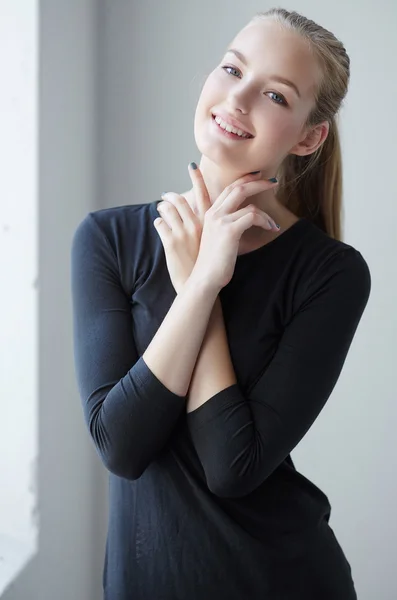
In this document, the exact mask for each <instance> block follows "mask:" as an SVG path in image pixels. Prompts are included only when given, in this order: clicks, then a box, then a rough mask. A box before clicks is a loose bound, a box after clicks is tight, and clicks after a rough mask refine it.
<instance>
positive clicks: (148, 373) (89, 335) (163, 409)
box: [71, 214, 218, 479]
mask: <svg viewBox="0 0 397 600" xmlns="http://www.w3.org/2000/svg"><path fill="white" fill-rule="evenodd" d="M71 289H72V307H73V343H74V359H75V370H76V378H77V383H78V387H79V392H80V396H81V400H82V404H83V411H84V417H85V420H86V423H87V426H88V428H89V431H90V434H91V437H92V439H93V441H94V444H95V446H96V449H97V451H98V453H99V455H100V457H101V459H102V462H103V463H104V465H105V466H106V467H107V469H108V470H109V471H111V472H113V473H115V474H116V475H119V476H121V477H124V478H127V479H137V478H138V477H140V476H141V474H142V473H143V472H144V470H145V469H146V467H147V466H148V464H149V463H150V462H151V461H152V460H153V458H154V457H155V455H156V454H157V453H158V452H159V451H160V450H161V449H162V448H163V446H164V444H165V443H166V442H167V441H168V439H169V437H170V434H171V433H172V430H173V428H174V426H175V424H176V422H177V420H178V418H179V417H180V415H181V413H182V411H183V410H184V409H185V403H186V393H187V389H188V385H189V383H190V379H191V375H192V371H193V368H194V364H195V362H196V360H197V355H198V352H199V349H200V346H201V344H202V341H203V337H204V334H205V330H206V328H207V325H208V321H209V318H210V314H211V311H212V308H213V304H214V302H215V299H216V296H217V293H218V292H217V291H211V290H210V288H208V287H207V286H206V285H205V284H204V283H202V282H200V281H197V280H196V279H193V278H191V279H190V280H189V281H188V282H187V284H186V286H185V287H184V289H183V290H182V291H181V293H180V294H178V295H177V297H176V298H175V300H174V302H173V304H172V306H171V308H170V310H169V312H168V313H167V315H166V317H165V319H164V321H163V323H162V325H161V326H160V327H159V329H158V331H157V333H156V335H155V336H154V337H153V339H152V341H151V343H150V345H149V346H148V348H147V349H146V352H145V353H144V354H143V356H141V357H139V356H138V352H137V349H136V346H135V343H134V339H133V335H132V320H131V306H130V301H129V298H128V296H127V294H126V293H125V291H124V289H123V287H122V284H121V281H120V276H119V269H118V263H117V257H116V256H115V254H114V253H113V250H112V248H111V247H110V244H109V242H108V240H107V238H106V236H105V235H104V234H103V232H102V230H101V229H100V228H99V226H98V224H97V223H96V221H95V219H94V217H93V216H92V215H91V214H89V215H88V216H87V217H86V218H85V219H84V220H83V221H82V223H81V224H80V226H79V227H78V228H77V230H76V232H75V234H74V238H73V242H72V251H71Z"/></svg>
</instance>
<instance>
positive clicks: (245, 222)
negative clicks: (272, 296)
mask: <svg viewBox="0 0 397 600" xmlns="http://www.w3.org/2000/svg"><path fill="white" fill-rule="evenodd" d="M255 177H258V175H251V174H250V175H249V176H244V178H243V182H242V180H241V179H238V180H237V181H235V182H233V183H232V184H230V185H229V186H227V187H226V188H225V189H224V190H223V192H222V193H221V194H220V196H219V197H218V198H217V199H216V201H215V202H214V203H213V204H212V206H211V207H210V208H209V209H208V210H207V211H206V213H205V215H204V222H203V229H202V234H201V241H200V249H199V253H198V256H197V260H196V263H195V266H194V268H193V271H192V273H191V276H192V277H193V278H194V277H197V278H198V279H199V280H201V281H205V282H206V283H207V284H209V285H210V286H211V287H214V288H215V289H218V290H221V289H222V288H223V287H224V286H225V285H227V284H228V283H229V282H230V280H231V279H232V277H233V273H234V268H235V264H236V258H237V253H238V247H239V241H240V238H241V236H242V235H243V233H244V231H246V230H247V229H249V228H250V227H252V226H253V225H256V226H258V227H262V228H263V229H266V230H273V231H279V228H278V227H277V225H276V224H275V223H274V221H273V219H272V218H271V217H270V216H269V215H268V214H267V213H266V212H264V211H263V210H261V209H260V208H258V207H257V206H255V205H253V204H249V205H248V206H246V207H244V208H241V209H239V210H237V209H238V207H239V206H241V204H242V203H243V202H244V200H245V199H246V198H248V197H249V196H254V195H255V194H259V193H261V192H264V191H265V190H269V189H271V188H274V187H276V186H277V183H272V182H270V181H269V180H267V179H255ZM247 179H248V180H247Z"/></svg>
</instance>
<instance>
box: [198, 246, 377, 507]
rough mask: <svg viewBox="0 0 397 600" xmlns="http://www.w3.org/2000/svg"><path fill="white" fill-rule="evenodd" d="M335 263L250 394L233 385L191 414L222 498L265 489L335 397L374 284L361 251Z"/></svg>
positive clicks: (211, 482)
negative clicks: (268, 478)
mask: <svg viewBox="0 0 397 600" xmlns="http://www.w3.org/2000/svg"><path fill="white" fill-rule="evenodd" d="M332 262H333V268H332V270H327V269H326V268H323V269H322V270H321V272H320V273H317V274H316V276H315V277H314V278H313V279H312V281H311V283H310V285H309V286H308V289H307V291H306V294H305V300H304V302H303V303H302V305H301V307H300V310H299V311H298V313H297V314H296V315H295V316H294V318H293V319H292V320H291V322H290V323H289V324H288V326H287V327H286V329H285V331H284V333H283V336H282V338H281V340H280V342H279V345H278V348H277V351H276V354H275V356H274V357H273V359H272V361H271V363H270V364H269V365H268V366H267V368H266V369H265V370H264V371H263V372H262V373H261V374H260V375H259V377H258V378H257V380H256V381H255V382H254V384H253V385H252V386H251V388H250V390H248V391H247V393H246V395H243V393H242V391H241V390H240V388H239V386H238V384H232V385H231V386H230V387H228V388H226V389H224V390H222V391H219V392H218V393H215V395H213V396H212V397H209V398H207V401H206V402H204V403H202V401H203V398H202V397H201V398H200V399H199V401H198V403H199V404H200V403H201V406H199V407H198V408H196V409H195V410H193V411H192V412H190V413H189V414H188V415H187V419H188V425H189V429H190V433H191V437H192V440H193V444H194V446H195V448H196V451H197V453H198V456H199V458H200V461H201V463H202V465H203V468H204V471H205V474H206V478H207V484H208V487H209V488H210V489H211V491H212V492H213V493H214V494H217V495H219V496H225V497H240V496H244V495H246V494H249V493H250V492H252V491H253V490H254V489H255V488H257V487H258V486H259V485H260V484H261V483H263V482H264V481H265V480H266V478H267V477H269V475H271V473H272V472H273V471H274V470H275V469H276V467H277V466H278V465H279V464H280V463H281V462H282V461H283V460H284V459H285V458H286V457H287V456H288V454H290V452H291V451H292V450H293V448H294V447H295V446H296V445H297V444H298V443H299V441H300V440H301V439H302V438H303V436H304V435H305V433H306V432H307V431H308V429H309V428H310V427H311V425H312V424H313V423H314V421H315V419H316V418H317V416H318V415H319V413H320V412H321V410H322V408H323V406H324V404H325V403H326V401H327V399H328V398H329V396H330V394H331V392H332V390H333V388H334V386H335V384H336V382H337V380H338V378H339V375H340V372H341V370H342V367H343V364H344V362H345V359H346V356H347V352H348V350H349V347H350V345H351V342H352V340H353V337H354V334H355V331H356V329H357V326H358V323H359V321H360V319H361V316H362V313H363V311H364V308H365V306H366V304H367V301H368V297H369V293H370V285H371V283H370V281H371V280H370V273H369V269H368V266H367V264H366V262H365V261H364V259H363V258H362V257H361V255H360V253H359V252H357V251H355V250H354V249H348V250H347V251H345V252H341V253H339V255H338V256H336V257H335V258H334V259H333V261H332ZM219 335H220V334H219ZM210 358H211V357H210V356H207V357H206V359H205V360H206V361H207V364H209V362H210ZM224 360H225V359H224V358H222V362H223V361H224ZM213 368H214V369H215V365H214V367H213Z"/></svg>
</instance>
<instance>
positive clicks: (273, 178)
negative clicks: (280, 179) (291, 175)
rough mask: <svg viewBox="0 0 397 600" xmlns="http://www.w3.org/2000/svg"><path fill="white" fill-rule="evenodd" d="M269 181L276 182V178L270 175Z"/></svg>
mask: <svg viewBox="0 0 397 600" xmlns="http://www.w3.org/2000/svg"><path fill="white" fill-rule="evenodd" d="M269 181H270V183H277V178H276V177H272V178H271V179H269Z"/></svg>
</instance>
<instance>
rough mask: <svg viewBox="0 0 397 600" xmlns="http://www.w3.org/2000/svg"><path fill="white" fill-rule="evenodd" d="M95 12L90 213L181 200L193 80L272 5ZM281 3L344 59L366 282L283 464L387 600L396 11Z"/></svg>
mask: <svg viewBox="0 0 397 600" xmlns="http://www.w3.org/2000/svg"><path fill="white" fill-rule="evenodd" d="M102 4H103V10H102V13H101V28H102V29H101V31H102V36H103V37H102V44H101V47H100V60H101V71H100V73H101V77H100V87H99V89H100V98H101V110H100V117H101V118H100V121H101V125H102V126H101V130H100V135H101V138H100V140H101V144H100V148H101V155H100V162H99V164H100V182H101V185H100V189H99V193H100V196H99V200H100V205H101V206H102V207H107V206H117V205H121V204H130V203H131V204H133V203H139V202H151V201H153V200H155V199H156V198H159V195H160V193H161V192H163V191H170V190H173V191H183V190H186V189H188V188H189V187H190V178H189V176H188V173H187V165H188V163H189V162H190V161H191V160H196V162H197V161H199V159H200V154H199V152H198V150H197V148H196V145H195V142H194V136H193V117H194V110H195V105H196V102H197V99H198V94H199V91H200V85H201V83H202V81H203V77H205V74H206V72H207V71H208V70H209V69H212V68H214V67H215V65H216V63H217V60H218V58H219V57H220V55H221V54H222V52H223V51H224V48H225V46H226V45H227V44H228V43H229V41H231V39H232V37H233V36H234V35H235V33H237V31H238V30H239V29H240V28H241V27H242V26H243V25H245V24H246V22H247V21H248V20H249V19H250V17H251V16H252V15H253V14H254V13H255V12H257V11H262V10H266V9H267V8H270V7H271V6H273V4H272V3H269V2H264V1H262V2H257V1H246V2H235V3H233V6H232V9H231V4H230V2H228V1H227V0H217V2H215V3H214V2H211V1H208V2H206V1H205V0H201V1H200V2H196V3H195V2H189V3H186V2H182V0H173V1H172V2H167V3H162V2H139V3H138V2H132V1H129V2H126V1H122V0H112V2H106V3H104V2H103V3H102ZM274 6H278V4H275V5H274ZM281 6H283V7H285V8H287V9H289V10H296V11H298V12H300V13H302V14H303V15H305V16H307V17H309V18H311V19H313V20H314V21H317V22H319V23H320V24H322V25H323V26H324V27H326V28H328V29H330V30H331V31H333V32H334V33H335V34H336V35H337V37H339V38H340V39H341V40H342V41H343V42H344V45H345V47H346V49H347V51H348V54H349V55H350V58H351V70H352V75H351V86H350V91H349V94H348V98H347V100H346V103H345V108H344V110H343V112H342V131H341V134H342V144H343V158H344V185H345V210H344V212H345V241H346V242H347V243H350V244H352V245H353V246H355V247H356V248H357V249H359V250H360V251H361V252H362V254H363V255H364V257H365V258H366V259H367V261H368V263H369V266H370V269H371V273H372V294H371V299H370V302H369V304H368V306H367V309H366V311H365V314H364V316H363V319H362V321H361V324H360V327H359V330H358V332H357V335H356V337H355V340H354V341H353V344H352V347H351V350H350V353H349V355H348V358H347V360H346V363H345V367H344V370H343V372H342V375H341V377H340V379H339V382H338V384H337V386H336V388H335V390H334V392H333V394H332V396H331V398H330V399H329V401H328V403H327V405H326V407H325V408H324V410H323V412H322V413H321V415H320V416H319V418H318V419H317V421H316V423H315V425H314V426H313V428H312V429H311V430H310V431H309V432H308V434H307V435H306V437H305V438H304V440H303V441H302V442H301V443H300V444H299V446H298V447H297V448H296V449H295V450H294V452H293V458H294V460H295V462H296V464H297V468H298V469H299V470H300V471H302V472H303V474H305V475H306V476H307V477H309V478H311V479H312V480H313V481H314V482H315V483H316V484H317V485H319V486H320V487H321V488H322V489H324V491H325V492H326V493H327V495H328V496H329V498H330V501H331V505H332V515H331V526H332V527H333V529H334V531H335V533H336V535H337V537H338V539H339V540H340V543H341V545H342V546H343V548H344V550H345V552H346V554H347V556H348V559H349V562H350V563H351V565H352V569H353V573H354V579H355V582H356V586H357V590H358V596H359V598H360V600H373V598H375V597H376V598H377V599H378V600H395V598H396V597H397V583H396V578H395V575H394V571H395V565H396V559H397V556H396V554H397V551H396V545H395V539H396V537H397V520H396V519H395V517H394V512H395V511H394V510H393V508H392V507H394V506H396V505H397V489H396V486H395V485H394V486H393V481H394V480H395V473H396V472H397V453H396V449H395V423H396V413H397V409H396V406H397V404H396V401H395V389H396V369H395V359H396V352H395V340H396V339H397V336H396V334H397V318H396V311H395V307H394V304H395V298H396V291H397V290H396V278H395V274H396V268H395V257H396V256H397V241H396V240H397V236H396V235H395V227H396V225H395V224H396V219H397V208H396V207H397V194H396V185H395V182H394V174H395V163H396V158H397V155H396V150H395V140H396V138H397V120H396V118H395V114H396V113H395V103H396V98H397V79H396V77H395V75H396V69H395V58H394V57H395V56H396V55H397V38H396V35H395V29H396V25H397V5H396V3H395V2H392V1H387V0H379V1H378V2H376V3H375V1H374V0H372V1H369V0H366V2H358V0H354V1H350V2H348V3H345V2H342V0H339V1H334V2H328V3H324V2H321V3H319V2H315V1H314V0H306V1H300V2H295V3H294V4H293V5H291V4H289V5H288V4H281Z"/></svg>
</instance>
